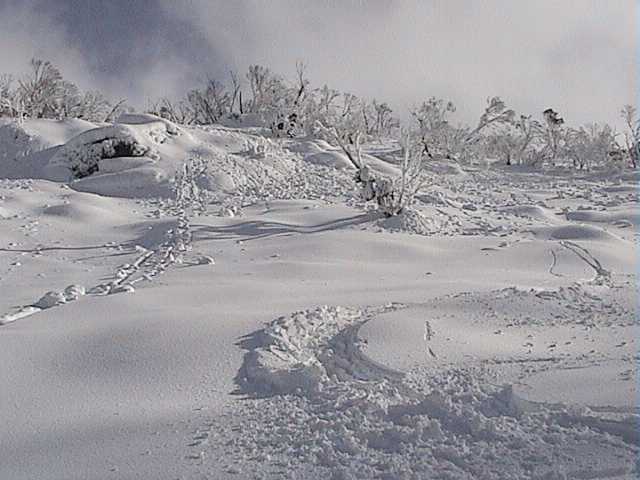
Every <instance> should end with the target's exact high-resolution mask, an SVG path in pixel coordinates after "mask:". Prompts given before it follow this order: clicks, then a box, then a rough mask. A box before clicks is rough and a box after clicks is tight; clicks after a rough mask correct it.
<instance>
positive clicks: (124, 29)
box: [0, 0, 638, 123]
mask: <svg viewBox="0 0 640 480" xmlns="http://www.w3.org/2000/svg"><path fill="white" fill-rule="evenodd" d="M1 2H4V3H1ZM0 5H4V6H0V32H1V33H0V35H1V37H0V38H1V39H2V46H3V48H2V49H1V50H0V71H16V70H21V69H23V68H24V66H25V65H26V62H27V61H28V59H29V58H30V57H31V56H33V55H37V56H41V57H43V58H47V59H50V60H52V61H53V62H54V63H56V64H58V65H59V66H60V67H61V69H62V70H63V72H64V73H65V75H66V76H68V77H69V78H71V79H72V80H74V81H76V82H77V83H79V84H80V85H81V86H84V87H86V86H95V87H97V88H102V89H103V90H105V91H106V92H107V93H108V94H110V95H111V96H112V97H121V96H125V97H128V98H129V99H131V100H133V101H134V103H136V104H137V105H138V106H143V105H144V103H145V101H146V100H147V99H149V98H153V97H157V96H165V95H166V96H178V95H181V94H183V93H184V92H185V91H186V90H187V89H188V88H190V87H192V86H194V85H195V84H197V83H198V82H201V81H203V80H205V79H206V78H207V77H208V76H213V77H217V78H226V76H227V75H228V72H229V70H230V69H234V70H236V71H240V72H243V71H245V70H246V68H247V67H248V66H249V65H250V64H254V63H258V64H262V65H266V66H269V67H270V68H271V69H272V70H274V71H276V72H281V73H283V74H285V75H287V76H290V77H293V74H294V71H295V63H296V61H298V60H303V61H305V62H306V63H307V64H308V73H309V77H310V79H311V81H312V83H313V84H315V85H322V84H324V83H327V84H329V85H331V86H333V87H335V88H338V89H340V90H346V91H351V92H353V93H356V94H359V95H363V96H366V97H369V98H372V97H377V98H379V99H385V100H387V101H389V102H390V103H391V104H392V106H393V107H394V108H395V110H396V112H397V113H398V114H403V113H406V112H407V111H408V109H409V108H410V107H411V106H412V105H414V104H416V103H418V102H419V101H421V100H422V99H425V98H427V97H429V96H432V95H434V96H439V97H446V98H450V99H451V100H453V101H454V102H455V103H456V105H457V107H458V118H459V119H460V120H463V121H466V122H472V121H474V119H475V118H477V117H478V115H479V114H480V112H481V110H482V108H483V105H484V101H485V99H486V97H488V96H493V95H499V96H501V97H503V99H504V100H505V101H506V102H507V103H508V104H509V105H510V106H512V107H514V108H515V109H516V110H518V111H519V112H522V113H534V114H536V113H538V114H539V112H540V111H542V110H543V109H545V108H547V107H553V108H555V109H556V110H558V111H560V112H561V114H562V115H563V116H564V117H565V118H566V119H567V121H569V122H570V123H583V122H588V121H609V122H616V121H617V113H618V110H619V109H620V107H621V105H623V104H624V103H629V102H633V101H634V100H635V97H636V92H637V61H636V58H637V55H638V45H637V43H636V27H637V21H638V18H637V16H635V15H633V14H631V12H634V11H635V9H637V5H638V2H637V1H636V0H607V1H602V0H563V1H562V2H558V1H557V0H538V1H536V2H524V1H521V2H514V1H512V0H485V1H483V2H469V1H463V0H448V1H436V0H397V1H393V2H390V1H386V0H369V1H364V0H269V1H262V0H233V1H231V2H230V1H226V0H136V1H135V2H132V1H130V0H110V1H109V2H101V1H97V0H67V1H65V2H51V1H47V0H24V1H22V2H19V1H18V0H0ZM5 47H6V48H5Z"/></svg>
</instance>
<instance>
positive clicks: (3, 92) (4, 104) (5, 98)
mask: <svg viewBox="0 0 640 480" xmlns="http://www.w3.org/2000/svg"><path fill="white" fill-rule="evenodd" d="M18 103H19V102H18V94H17V92H16V89H15V88H14V78H13V75H9V74H3V75H0V117H1V116H7V117H15V116H17V114H18V110H19V106H18Z"/></svg>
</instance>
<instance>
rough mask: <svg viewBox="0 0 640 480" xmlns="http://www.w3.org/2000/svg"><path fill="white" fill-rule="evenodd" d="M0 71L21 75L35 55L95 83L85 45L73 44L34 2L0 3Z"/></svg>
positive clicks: (82, 81)
mask: <svg viewBox="0 0 640 480" xmlns="http://www.w3.org/2000/svg"><path fill="white" fill-rule="evenodd" d="M0 44H1V45H2V48H0V72H2V73H11V74H14V75H21V74H24V73H26V72H27V70H28V68H29V61H30V59H31V58H33V57H37V58H43V59H46V60H50V61H51V62H53V63H54V64H55V65H57V66H58V67H59V68H61V70H63V71H64V73H65V75H66V76H67V77H68V78H70V79H72V80H73V81H75V82H77V83H78V84H79V85H81V86H83V87H89V86H91V85H93V84H95V78H93V77H92V75H91V74H90V73H89V68H88V67H87V64H86V62H85V57H84V54H83V52H82V49H81V48H78V47H77V46H74V45H72V44H70V43H69V42H68V41H67V39H66V38H65V36H64V32H63V31H62V30H61V29H60V28H59V25H56V24H55V22H53V21H52V20H51V18H49V17H48V16H47V15H45V14H43V13H41V12H39V11H38V10H37V9H36V8H34V6H33V5H28V4H26V3H24V4H23V3H22V2H12V1H6V2H5V3H4V4H0Z"/></svg>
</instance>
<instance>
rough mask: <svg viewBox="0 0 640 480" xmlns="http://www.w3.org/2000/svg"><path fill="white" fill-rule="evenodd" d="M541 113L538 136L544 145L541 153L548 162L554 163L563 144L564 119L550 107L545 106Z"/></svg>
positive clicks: (564, 132) (564, 134)
mask: <svg viewBox="0 0 640 480" xmlns="http://www.w3.org/2000/svg"><path fill="white" fill-rule="evenodd" d="M542 115H543V118H544V123H543V124H542V125H541V130H540V138H541V140H542V142H543V145H544V147H543V151H542V153H543V155H544V158H545V159H546V160H547V161H548V162H550V163H551V164H555V162H556V160H557V159H558V157H559V156H560V154H561V153H562V149H563V147H564V145H565V136H566V129H565V127H564V119H563V118H561V117H560V116H559V115H558V112H556V111H555V110H553V109H552V108H547V109H546V110H545V111H544V112H542Z"/></svg>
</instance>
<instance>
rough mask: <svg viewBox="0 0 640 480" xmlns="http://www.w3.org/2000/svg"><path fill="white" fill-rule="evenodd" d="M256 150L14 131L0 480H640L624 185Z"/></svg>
mask: <svg viewBox="0 0 640 480" xmlns="http://www.w3.org/2000/svg"><path fill="white" fill-rule="evenodd" d="M261 133H262V132H261V130H260V129H259V128H245V129H242V128H232V127H222V126H218V127H215V126H214V127H202V128H198V129H188V128H184V127H176V126H175V125H172V124H169V123H168V122H162V121H159V120H157V119H154V118H151V117H144V116H131V115H129V116H125V117H124V118H121V119H120V120H119V123H117V124H116V125H93V124H89V123H88V122H82V121H65V122H55V121H44V120H39V121H28V122H27V123H26V124H25V125H24V126H17V125H15V124H13V123H9V122H6V123H4V124H0V292H1V294H0V323H1V324H3V325H2V326H0V425H2V427H1V428H0V451H1V452H2V454H1V456H0V478H1V479H5V478H6V479H12V480H13V479H15V480H17V479H33V478H38V479H76V478H77V479H80V478H91V479H122V478H154V479H155V478H157V479H178V478H180V479H203V478H215V479H226V478H229V479H244V478H247V479H254V478H261V479H280V478H310V479H314V478H323V479H336V480H337V479H373V478H381V479H403V480H404V479H407V480H408V479H438V478H442V479H506V478H511V479H529V478H530V479H549V480H551V479H565V478H567V479H568V478H577V479H591V478H616V479H632V478H637V475H638V472H639V471H640V464H639V463H638V453H639V449H640V438H639V436H638V432H639V430H638V414H639V412H638V401H637V397H636V385H637V376H636V375H637V363H638V359H639V356H638V350H637V346H636V343H635V339H636V337H637V331H636V330H637V328H638V317H637V298H638V291H637V279H636V271H637V263H636V248H637V241H638V233H637V228H638V222H640V210H638V191H637V188H636V185H637V181H638V178H637V175H636V174H634V173H628V172H627V173H624V172H595V173H594V172H592V173H582V174H580V175H578V174H575V173H570V172H553V174H551V173H544V172H539V171H525V170H518V169H515V168H514V169H512V170H508V169H505V168H503V167H499V166H495V165H480V166H475V167H473V168H465V167H464V166H463V167H462V168H461V167H460V166H458V165H452V164H446V163H434V164H432V165H431V166H430V167H429V172H428V175H429V181H428V182H427V183H426V184H425V186H424V188H423V189H422V190H421V192H420V193H419V195H418V197H417V198H418V201H417V204H416V211H414V212H411V213H409V214H406V215H403V216H401V217H397V218H391V219H385V218H381V217H379V216H378V215H377V214H376V212H375V211H373V210H371V208H369V207H367V206H365V205H364V204H362V202H361V201H360V200H359V199H358V196H357V191H356V188H355V187H354V183H353V179H352V177H353V175H354V172H353V171H352V170H350V166H349V163H348V162H347V161H346V160H345V158H344V156H343V155H342V154H341V153H340V152H339V151H338V150H336V149H334V148H332V147H331V146H329V145H328V144H327V143H326V142H323V141H316V140H300V141H298V140H277V141H276V140H273V141H272V140H266V139H264V138H263V137H261ZM105 142H106V143H105ZM393 148H394V146H393V145H388V146H384V145H383V146H381V145H378V144H376V145H372V146H370V149H369V151H370V152H371V154H375V155H376V156H375V157H373V156H366V157H365V158H366V159H367V161H368V163H369V164H370V165H371V166H372V168H373V169H375V170H376V171H377V172H379V173H383V174H387V175H393V174H395V173H396V172H397V167H396V166H395V165H392V164H391V163H387V162H386V161H383V160H381V159H380V158H388V159H391V160H392V159H393V158H394V154H393ZM108 157H112V158H108ZM189 158H195V159H199V161H202V162H204V163H205V164H207V165H208V168H207V169H206V171H200V172H198V173H197V175H196V178H195V183H197V185H198V186H199V187H200V188H201V189H202V192H204V193H203V198H204V203H205V204H206V205H205V206H206V208H205V211H204V212H191V210H190V209H187V210H188V211H187V212H186V214H185V213H184V212H181V210H180V208H178V207H179V206H177V205H176V202H175V201H173V200H172V196H173V192H174V191H175V189H176V182H174V181H173V178H174V177H175V175H176V172H180V171H181V168H182V165H183V163H184V162H185V161H186V160H187V159H189ZM78 165H81V166H82V167H83V168H85V167H86V166H87V165H89V166H90V168H89V169H88V170H86V169H85V170H82V169H81V170H78V169H76V170H75V172H79V171H81V173H82V175H85V174H88V175H87V176H84V177H83V178H80V179H77V180H71V178H72V177H73V174H74V170H73V168H74V166H78ZM89 173H90V174H89Z"/></svg>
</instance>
